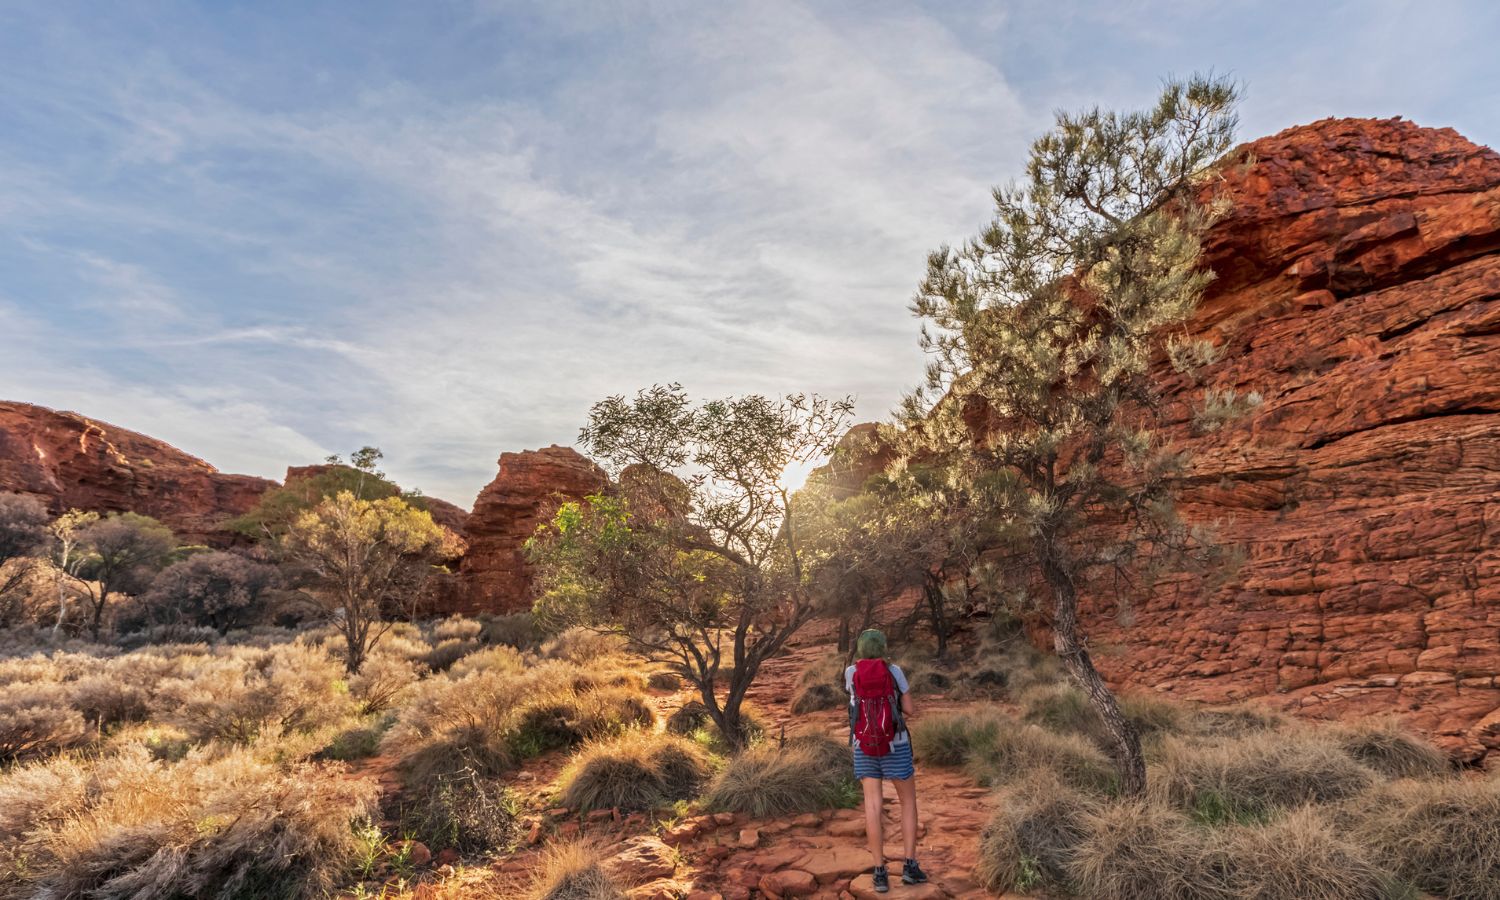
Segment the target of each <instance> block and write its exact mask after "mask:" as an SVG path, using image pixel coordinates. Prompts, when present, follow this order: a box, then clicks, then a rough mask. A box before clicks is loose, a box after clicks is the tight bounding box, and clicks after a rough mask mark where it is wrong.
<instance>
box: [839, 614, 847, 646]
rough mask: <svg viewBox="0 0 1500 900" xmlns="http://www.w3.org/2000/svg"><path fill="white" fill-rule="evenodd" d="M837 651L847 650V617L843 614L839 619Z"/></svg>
mask: <svg viewBox="0 0 1500 900" xmlns="http://www.w3.org/2000/svg"><path fill="white" fill-rule="evenodd" d="M839 652H840V653H848V652H849V617H848V616H843V617H842V618H840V619H839Z"/></svg>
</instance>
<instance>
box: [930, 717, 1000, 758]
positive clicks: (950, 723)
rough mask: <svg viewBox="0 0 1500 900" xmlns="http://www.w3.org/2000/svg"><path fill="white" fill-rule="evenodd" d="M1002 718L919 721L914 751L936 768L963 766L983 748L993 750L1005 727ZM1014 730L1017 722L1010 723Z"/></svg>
mask: <svg viewBox="0 0 1500 900" xmlns="http://www.w3.org/2000/svg"><path fill="white" fill-rule="evenodd" d="M1005 722H1010V720H1008V719H1002V718H1001V717H1000V716H998V715H946V716H938V717H936V718H931V719H918V720H917V721H916V722H913V723H912V725H911V745H912V751H913V752H914V753H915V754H916V757H917V759H918V760H919V761H921V762H924V763H931V764H932V765H935V766H961V765H963V764H964V763H966V762H968V761H969V760H970V759H971V758H972V757H973V755H974V752H975V750H976V749H977V748H978V747H980V746H993V745H994V743H995V742H996V741H997V740H998V739H999V731H1000V728H1001V726H1002V723H1005ZM1010 725H1011V727H1014V722H1010Z"/></svg>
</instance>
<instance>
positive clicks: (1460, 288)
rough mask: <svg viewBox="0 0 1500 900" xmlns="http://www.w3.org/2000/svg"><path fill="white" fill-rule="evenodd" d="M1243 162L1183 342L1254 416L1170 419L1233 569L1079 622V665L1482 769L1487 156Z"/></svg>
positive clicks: (1326, 153)
mask: <svg viewBox="0 0 1500 900" xmlns="http://www.w3.org/2000/svg"><path fill="white" fill-rule="evenodd" d="M1244 149H1245V150H1247V151H1248V152H1249V154H1251V159H1252V160H1253V162H1251V163H1250V164H1249V165H1248V166H1234V167H1231V168H1230V169H1229V170H1227V171H1226V173H1225V179H1226V180H1225V182H1224V184H1223V185H1222V186H1221V188H1220V189H1221V190H1223V191H1224V192H1225V196H1227V197H1228V198H1229V200H1230V201H1231V202H1232V206H1231V208H1230V211H1229V212H1228V214H1227V216H1226V217H1225V218H1224V219H1223V220H1222V221H1220V222H1219V223H1217V224H1216V225H1215V226H1214V227H1213V229H1212V231H1211V233H1210V235H1209V237H1208V241H1207V243H1206V258H1207V261H1208V264H1209V265H1210V266H1211V267H1212V268H1213V270H1214V271H1215V272H1216V273H1217V274H1218V280H1217V282H1216V283H1215V284H1214V285H1213V286H1212V288H1211V289H1210V291H1209V293H1208V295H1207V297H1206V298H1205V302H1204V303H1203V305H1202V307H1201V309H1200V310H1199V313H1198V315H1197V316H1196V317H1195V319H1194V320H1193V321H1192V323H1191V324H1190V326H1189V328H1188V330H1189V331H1190V332H1192V333H1194V334H1195V335H1196V336H1199V337H1206V338H1209V339H1211V340H1213V341H1214V342H1215V343H1216V344H1218V345H1220V346H1222V347H1223V349H1224V357H1223V362H1221V363H1219V364H1217V365H1216V366H1215V367H1214V368H1212V369H1211V370H1209V373H1208V374H1209V376H1210V383H1211V384H1213V385H1214V386H1217V387H1233V388H1235V389H1237V390H1238V391H1240V392H1242V393H1244V392H1250V391H1256V392H1259V393H1260V394H1262V395H1263V396H1264V398H1265V400H1264V403H1263V404H1262V405H1261V406H1260V407H1259V408H1258V409H1256V410H1255V411H1254V412H1252V413H1250V414H1249V415H1247V416H1245V417H1244V418H1242V419H1239V420H1237V421H1235V422H1234V423H1233V424H1231V425H1229V426H1228V427H1225V428H1223V429H1221V430H1219V431H1217V432H1214V433H1211V434H1206V435H1203V434H1197V433H1195V432H1194V429H1193V427H1192V424H1191V422H1190V419H1189V414H1188V412H1187V410H1186V409H1184V408H1183V405H1182V404H1181V403H1180V402H1179V403H1177V404H1176V405H1175V420H1174V421H1173V422H1172V423H1171V425H1170V426H1169V427H1170V428H1171V429H1172V430H1173V433H1174V435H1175V437H1176V439H1177V441H1178V442H1179V443H1180V444H1182V445H1183V446H1185V447H1187V448H1188V449H1190V450H1191V451H1192V452H1193V464H1192V470H1191V471H1192V480H1191V485H1190V487H1189V489H1188V491H1187V493H1186V495H1185V497H1184V501H1183V510H1184V512H1185V513H1186V514H1187V515H1188V516H1190V517H1191V518H1193V519H1196V520H1198V521H1204V522H1212V521H1217V522H1218V523H1219V528H1218V531H1219V535H1220V538H1221V540H1222V541H1224V542H1226V543H1239V544H1243V546H1244V548H1245V551H1246V553H1247V560H1246V562H1245V565H1244V567H1243V569H1242V570H1241V572H1240V577H1239V579H1238V580H1237V582H1236V583H1235V584H1234V585H1233V586H1232V587H1230V588H1225V589H1223V590H1221V591H1219V592H1217V593H1214V592H1210V591H1207V590H1205V589H1204V587H1203V586H1202V585H1201V584H1199V583H1198V582H1196V581H1194V580H1193V579H1190V578H1186V577H1184V578H1182V579H1179V580H1177V581H1176V582H1174V583H1171V584H1167V585H1165V586H1162V587H1160V588H1159V589H1158V590H1157V591H1156V592H1155V593H1154V595H1153V596H1151V597H1150V598H1149V599H1147V600H1146V601H1145V602H1143V603H1140V604H1139V605H1137V606H1136V608H1135V610H1134V618H1133V623H1132V624H1131V625H1130V626H1129V627H1125V626H1122V625H1121V623H1120V621H1119V620H1118V619H1117V618H1116V617H1115V616H1114V613H1115V610H1114V609H1113V608H1104V607H1102V605H1101V606H1100V607H1098V608H1096V609H1094V610H1093V611H1092V615H1091V621H1088V622H1087V625H1088V628H1089V630H1090V633H1091V634H1092V636H1093V638H1092V640H1093V644H1094V647H1095V651H1096V657H1097V662H1098V663H1099V666H1100V668H1101V670H1103V671H1104V673H1105V674H1106V676H1107V677H1108V678H1110V679H1111V680H1112V681H1114V682H1115V683H1116V684H1124V685H1135V686H1141V687H1152V688H1157V689H1168V690H1170V691H1171V692H1172V693H1174V694H1176V695H1179V696H1187V697H1195V698H1200V699H1209V700H1227V699H1240V698H1246V697H1254V696H1272V697H1277V698H1279V700H1280V701H1281V702H1282V703H1283V704H1284V705H1286V706H1288V707H1290V708H1292V709H1295V710H1297V711H1299V712H1301V713H1304V714H1308V715H1313V716H1320V717H1321V716H1327V717H1347V716H1355V715H1361V714H1365V713H1386V712H1389V713H1397V714H1399V715H1401V716H1402V717H1404V718H1405V719H1407V720H1408V721H1409V722H1411V723H1412V724H1413V725H1415V726H1417V727H1420V728H1421V729H1423V730H1425V731H1427V732H1428V733H1430V734H1432V735H1434V736H1436V737H1437V738H1438V739H1439V741H1440V742H1441V743H1443V744H1445V745H1446V746H1447V747H1448V748H1449V749H1450V750H1452V751H1453V752H1454V753H1455V755H1457V756H1459V757H1462V758H1466V759H1470V760H1472V759H1477V758H1479V757H1481V756H1483V755H1484V754H1485V753H1486V752H1487V751H1490V750H1496V749H1500V681H1497V676H1500V155H1497V154H1496V153H1494V152H1493V151H1491V150H1487V149H1485V148H1482V147H1478V146H1475V145H1474V144H1472V143H1470V142H1468V141H1466V140H1464V139H1463V138H1462V137H1460V136H1459V135H1458V134H1456V133H1454V132H1453V131H1451V130H1446V129H1445V130H1433V129H1425V128H1418V127H1417V126H1415V125H1413V124H1411V123H1409V122H1404V121H1401V120H1386V121H1371V120H1326V121H1322V122H1317V123H1314V124H1312V125H1308V126H1304V127H1299V128H1293V129H1289V130H1287V131H1285V132H1282V133H1281V134H1278V135H1275V136H1274V137H1269V138H1265V139H1262V140H1259V141H1256V142H1254V143H1252V144H1250V145H1248V146H1247V147H1246V148H1244ZM1161 371H1162V373H1163V377H1164V378H1171V377H1172V376H1171V375H1170V369H1169V368H1168V367H1167V366H1166V365H1165V364H1163V365H1162V366H1161ZM1169 393H1170V394H1171V395H1172V396H1173V397H1174V398H1175V399H1178V400H1182V399H1185V398H1187V397H1188V396H1189V394H1188V393H1187V386H1186V385H1185V384H1183V383H1181V382H1180V381H1177V382H1173V383H1172V387H1171V389H1170V392H1169ZM1193 395H1194V396H1196V392H1194V394H1193Z"/></svg>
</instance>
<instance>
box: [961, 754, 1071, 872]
mask: <svg viewBox="0 0 1500 900" xmlns="http://www.w3.org/2000/svg"><path fill="white" fill-rule="evenodd" d="M999 799H1000V802H999V805H998V806H997V807H996V809H995V815H994V817H993V818H991V819H990V821H989V824H987V825H986V826H985V829H984V832H983V834H982V835H981V836H980V841H979V861H978V863H977V865H976V866H975V869H974V874H975V876H976V877H977V878H978V879H979V882H980V884H982V885H984V886H985V887H986V888H988V889H989V890H991V891H993V892H995V893H1000V894H1003V893H1007V892H1010V891H1027V892H1029V891H1035V890H1047V891H1054V892H1063V893H1066V892H1067V891H1068V889H1069V884H1070V881H1069V878H1070V876H1069V867H1070V866H1071V865H1072V863H1073V855H1074V851H1075V849H1076V848H1077V847H1078V844H1079V843H1080V842H1081V841H1082V840H1083V838H1084V837H1085V835H1086V833H1087V832H1086V830H1085V827H1084V821H1085V817H1087V816H1088V815H1090V814H1091V813H1095V812H1097V811H1098V810H1099V801H1098V800H1097V799H1095V798H1092V797H1089V796H1088V795H1085V794H1082V793H1080V792H1078V791H1075V790H1073V789H1072V788H1070V787H1068V786H1067V785H1065V784H1063V783H1062V782H1060V781H1058V780H1057V778H1055V777H1052V776H1050V775H1046V774H1042V773H1037V774H1036V775H1034V776H1033V777H1031V778H1029V779H1027V780H1026V781H1024V782H1021V783H1018V784H1016V785H1013V786H1011V787H1009V788H1006V789H1004V790H1002V791H1001V793H1000V797H999Z"/></svg>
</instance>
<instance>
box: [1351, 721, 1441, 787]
mask: <svg viewBox="0 0 1500 900" xmlns="http://www.w3.org/2000/svg"><path fill="white" fill-rule="evenodd" d="M1330 736H1331V737H1332V738H1333V740H1334V741H1335V742H1336V743H1337V744H1338V745H1339V747H1341V748H1342V749H1343V751H1344V752H1345V753H1347V754H1349V755H1350V756H1352V757H1353V758H1355V759H1357V760H1359V761H1360V762H1362V763H1364V764H1365V765H1367V766H1369V767H1370V768H1372V769H1374V770H1375V771H1377V772H1379V773H1380V774H1382V775H1384V776H1386V777H1387V778H1441V777H1443V776H1445V775H1451V774H1453V764H1452V763H1451V762H1449V760H1448V756H1447V754H1445V753H1443V751H1441V750H1439V749H1438V748H1436V747H1434V746H1432V745H1431V744H1429V743H1427V742H1426V741H1424V740H1422V739H1421V738H1419V737H1417V736H1415V735H1413V734H1412V733H1411V732H1409V731H1407V730H1406V729H1405V728H1403V727H1402V726H1401V725H1400V724H1399V723H1397V722H1396V721H1395V720H1393V719H1367V720H1365V721H1363V722H1358V723H1355V724H1352V725H1340V726H1337V727H1335V728H1334V729H1332V731H1331V733H1330Z"/></svg>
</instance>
